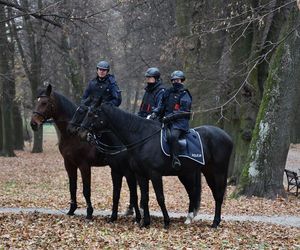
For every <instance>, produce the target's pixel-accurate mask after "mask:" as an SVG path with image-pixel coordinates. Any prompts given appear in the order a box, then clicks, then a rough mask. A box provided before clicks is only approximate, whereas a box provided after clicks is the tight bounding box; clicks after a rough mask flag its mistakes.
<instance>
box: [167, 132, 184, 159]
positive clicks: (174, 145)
mask: <svg viewBox="0 0 300 250" xmlns="http://www.w3.org/2000/svg"><path fill="white" fill-rule="evenodd" d="M182 132H183V131H182V130H180V129H176V128H171V136H170V146H171V148H170V149H171V156H172V157H178V154H179V142H178V139H179V136H180V135H181V134H182Z"/></svg>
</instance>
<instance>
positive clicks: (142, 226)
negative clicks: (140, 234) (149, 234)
mask: <svg viewBox="0 0 300 250" xmlns="http://www.w3.org/2000/svg"><path fill="white" fill-rule="evenodd" d="M140 228H141V229H142V228H147V229H148V228H150V223H145V222H142V223H141V224H140Z"/></svg>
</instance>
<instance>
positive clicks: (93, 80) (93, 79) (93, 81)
mask: <svg viewBox="0 0 300 250" xmlns="http://www.w3.org/2000/svg"><path fill="white" fill-rule="evenodd" d="M95 82H97V77H95V78H92V79H91V80H89V84H93V83H95Z"/></svg>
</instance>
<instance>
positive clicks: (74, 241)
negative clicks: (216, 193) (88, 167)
mask: <svg viewBox="0 0 300 250" xmlns="http://www.w3.org/2000/svg"><path fill="white" fill-rule="evenodd" d="M16 153H17V156H18V157H14V158H3V157H2V158H0V162H1V172H0V206H2V207H44V208H52V209H57V210H60V209H66V208H68V206H69V204H68V202H69V190H68V179H67V174H66V171H65V169H64V166H63V159H62V157H61V155H60V154H59V153H58V149H57V146H56V145H55V144H51V145H49V144H46V147H45V152H44V153H42V154H31V153H30V152H28V151H24V152H22V151H17V152H16ZM79 177H80V175H79ZM80 179H81V178H79V184H78V192H77V194H78V205H79V207H82V208H85V207H86V205H85V200H84V198H83V196H82V184H81V181H80ZM150 187H151V190H150V204H149V206H150V210H151V211H158V210H160V209H159V206H158V204H157V202H156V199H155V194H154V191H153V188H152V186H151V185H150ZM91 189H92V203H93V205H94V209H96V210H110V209H111V206H112V198H111V197H112V184H111V177H110V169H109V168H108V167H101V168H93V169H92V188H91ZM233 189H234V188H233V187H228V189H227V198H226V200H225V202H224V206H223V209H222V213H223V214H234V215H238V214H240V215H294V216H300V199H299V197H298V198H296V197H295V196H293V195H290V196H289V197H288V198H287V199H283V198H278V199H276V200H274V201H271V200H266V199H262V198H256V197H253V198H246V197H240V198H238V199H233V198H230V194H231V193H232V192H233ZM164 190H165V198H166V205H167V208H168V210H169V211H170V212H171V211H178V212H184V211H187V208H188V198H187V195H186V192H185V190H184V188H183V186H182V184H181V183H180V182H179V181H178V179H177V178H176V177H165V178H164ZM202 190H203V191H202V202H201V209H200V213H208V214H213V213H214V200H213V197H212V195H211V191H210V189H209V188H208V186H207V185H206V183H205V181H203V185H202ZM128 201H129V192H128V187H127V184H126V182H125V181H124V182H123V187H122V193H121V200H120V205H119V210H120V211H125V210H126V208H127V205H128ZM106 221H107V218H104V217H98V216H96V217H95V218H94V220H93V221H90V222H86V221H85V220H84V217H83V216H75V217H68V216H66V215H61V216H60V215H43V214H39V213H32V214H0V249H2V248H4V249H7V248H22V249H45V248H47V249H48V248H49V249H57V248H76V249H78V248H80V249H116V248H118V249H266V248H267V249H269V248H272V249H299V248H300V230H299V228H293V227H283V226H276V225H272V224H266V223H253V222H252V223H250V222H232V221H222V222H221V226H220V228H218V229H217V230H215V229H212V228H210V224H211V221H198V222H194V223H193V224H191V225H189V226H187V225H185V224H184V223H183V222H184V218H179V219H171V226H170V229H169V230H165V229H163V219H162V218H156V217H152V218H151V222H152V224H151V227H150V228H149V229H140V228H139V227H138V226H137V225H136V224H134V223H133V222H132V217H129V218H124V217H120V218H119V219H118V221H117V222H116V223H114V224H108V223H107V222H106Z"/></svg>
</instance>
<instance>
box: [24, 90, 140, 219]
mask: <svg viewBox="0 0 300 250" xmlns="http://www.w3.org/2000/svg"><path fill="white" fill-rule="evenodd" d="M75 111H76V106H75V104H73V103H72V102H71V101H69V100H68V99H67V98H66V97H64V96H63V95H61V94H59V93H57V92H56V91H52V86H51V85H48V86H47V88H46V89H43V90H41V91H40V93H39V95H38V98H37V101H36V105H35V108H34V111H33V114H32V117H31V122H30V124H31V127H32V129H33V130H38V128H39V127H40V126H41V125H42V124H43V123H44V122H45V121H46V120H48V119H50V118H53V121H54V123H55V126H56V127H57V130H58V131H59V143H58V147H59V151H60V153H61V155H62V156H63V158H64V165H65V169H66V171H67V173H68V177H69V191H70V196H71V202H70V209H69V211H68V215H74V211H75V210H76V209H77V201H76V190H77V169H79V170H80V172H81V177H82V183H83V195H84V197H85V200H86V205H87V215H86V218H87V219H91V218H92V214H93V206H92V203H91V198H90V197H91V166H106V165H107V164H108V165H109V166H110V167H111V177H112V181H113V206H112V214H111V216H110V221H111V222H113V221H115V220H116V219H117V214H118V203H119V198H120V192H121V187H122V177H123V176H125V178H126V180H127V183H128V187H129V190H130V205H129V209H131V208H132V207H133V208H134V209H135V213H136V221H137V222H139V221H140V219H141V215H140V211H139V208H138V202H137V183H136V179H135V175H134V173H133V172H132V171H131V169H130V167H129V160H128V157H127V154H126V152H124V153H122V154H118V155H115V156H107V155H106V154H103V153H101V152H99V151H97V150H96V148H95V146H91V145H90V144H89V143H87V142H86V141H83V140H81V139H80V137H78V136H76V135H72V134H70V133H68V131H67V127H68V125H69V121H70V120H71V119H72V117H73V115H74V113H75ZM116 140H117V139H116V138H113V137H110V138H107V140H106V141H105V142H106V143H110V144H120V142H119V140H117V141H116Z"/></svg>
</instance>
